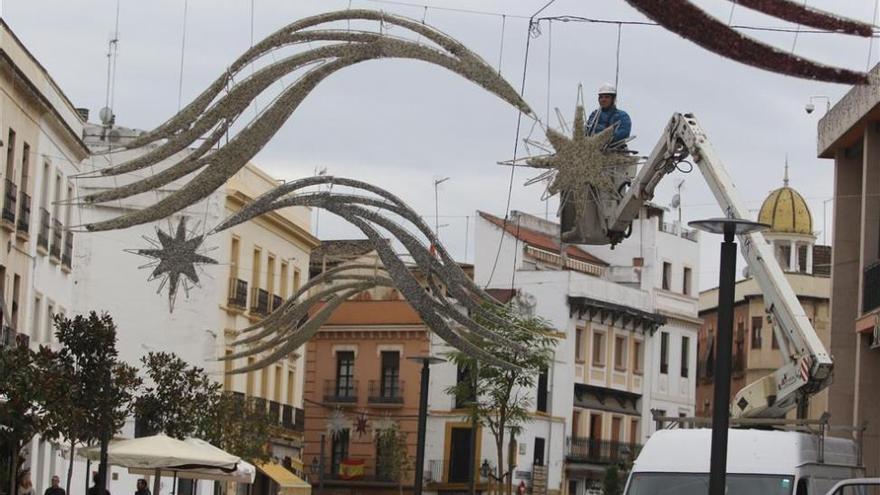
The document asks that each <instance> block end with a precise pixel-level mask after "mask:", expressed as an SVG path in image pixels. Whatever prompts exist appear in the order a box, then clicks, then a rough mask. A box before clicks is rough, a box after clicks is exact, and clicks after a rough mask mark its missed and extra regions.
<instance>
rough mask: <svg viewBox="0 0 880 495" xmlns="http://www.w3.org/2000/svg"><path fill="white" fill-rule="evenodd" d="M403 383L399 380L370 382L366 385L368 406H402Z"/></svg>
mask: <svg viewBox="0 0 880 495" xmlns="http://www.w3.org/2000/svg"><path fill="white" fill-rule="evenodd" d="M403 383H404V382H402V381H400V380H397V381H385V380H370V382H369V383H368V384H367V385H368V387H367V393H368V395H367V402H369V403H370V404H403Z"/></svg>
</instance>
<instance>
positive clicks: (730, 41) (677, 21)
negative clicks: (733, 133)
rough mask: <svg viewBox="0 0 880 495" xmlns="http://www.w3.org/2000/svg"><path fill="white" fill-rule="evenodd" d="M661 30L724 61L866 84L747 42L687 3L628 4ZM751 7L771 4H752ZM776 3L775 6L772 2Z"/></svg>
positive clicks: (853, 75) (644, 0) (636, 0)
mask: <svg viewBox="0 0 880 495" xmlns="http://www.w3.org/2000/svg"><path fill="white" fill-rule="evenodd" d="M627 2H629V4H630V5H632V6H633V7H635V8H636V9H638V10H639V11H641V12H642V13H643V14H645V15H646V16H647V17H649V18H650V19H652V20H654V21H655V22H657V23H658V24H660V25H661V26H663V27H664V28H666V29H668V30H670V31H672V32H674V33H676V34H678V35H679V36H682V37H684V38H687V39H688V40H690V41H693V42H694V43H696V44H698V45H700V46H701V47H703V48H705V49H707V50H709V51H711V52H715V53H717V54H719V55H722V56H725V57H727V58H730V59H733V60H736V61H738V62H742V63H744V64H748V65H751V66H754V67H758V68H761V69H765V70H769V71H772V72H777V73H780V74H786V75H789V76H795V77H802V78H806V79H815V80H818V81H827V82H835V83H844V84H866V83H867V82H868V76H867V74H865V73H863V72H856V71H852V70H849V69H841V68H838V67H830V66H827V65H823V64H820V63H817V62H813V61H811V60H808V59H805V58H803V57H798V56H797V55H793V54H790V53H786V52H783V51H782V50H778V49H776V48H773V47H772V46H769V45H766V44H764V43H761V42H759V41H757V40H754V39H752V38H749V37H748V36H745V35H743V34H740V33H739V32H737V31H735V30H734V29H732V28H730V27H729V26H727V25H726V24H724V23H723V22H721V21H719V20H717V19H715V18H714V17H712V16H710V15H709V14H707V13H705V12H704V11H702V10H701V9H700V8H699V7H697V6H695V5H694V4H692V3H690V2H689V1H687V0H627ZM751 3H754V4H765V3H770V2H768V1H766V0H752V2H751ZM774 3H775V2H774Z"/></svg>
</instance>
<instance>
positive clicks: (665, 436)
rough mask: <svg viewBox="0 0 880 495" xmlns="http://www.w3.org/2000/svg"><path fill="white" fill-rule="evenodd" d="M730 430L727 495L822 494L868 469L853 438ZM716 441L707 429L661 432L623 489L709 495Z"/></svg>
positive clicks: (641, 494)
mask: <svg viewBox="0 0 880 495" xmlns="http://www.w3.org/2000/svg"><path fill="white" fill-rule="evenodd" d="M729 433H730V434H729V437H728V450H727V452H728V454H727V495H758V494H767V495H813V494H816V495H823V494H825V493H826V492H827V491H828V490H829V489H830V488H831V487H833V486H834V484H835V483H837V482H838V481H841V480H844V479H847V478H856V477H859V476H862V475H863V473H864V469H863V468H861V467H859V465H858V462H859V456H858V454H859V453H858V449H857V446H856V443H855V442H853V441H852V440H847V439H842V438H832V437H826V438H825V440H824V442H822V441H821V438H820V437H819V436H818V435H812V434H808V433H800V432H794V431H778V430H757V429H731V430H729ZM711 443H712V430H711V429H708V428H696V429H672V430H659V431H657V432H656V433H654V434H653V435H651V438H649V439H648V441H647V442H646V443H645V446H644V448H642V451H641V453H639V455H638V457H637V458H636V460H635V463H634V464H633V468H632V471H631V472H630V475H629V479H628V480H627V484H626V491H625V492H624V493H625V494H626V495H705V494H706V493H707V492H708V490H709V457H710V447H711ZM822 443H824V448H821V449H820V447H821V445H822ZM820 450H821V451H822V452H820ZM823 454H824V455H823Z"/></svg>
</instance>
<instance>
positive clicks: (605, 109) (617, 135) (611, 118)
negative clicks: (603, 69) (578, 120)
mask: <svg viewBox="0 0 880 495" xmlns="http://www.w3.org/2000/svg"><path fill="white" fill-rule="evenodd" d="M616 103H617V87H616V86H614V85H613V84H609V83H605V84H603V85H602V86H600V87H599V108H597V109H596V110H593V113H591V114H590V117H589V118H588V119H587V135H588V136H592V135H593V134H597V133H599V132H602V131H603V130H605V129H607V128H608V127H610V126H613V125H615V124H616V125H617V128H616V129H615V130H614V139H613V140H612V141H611V143H612V146H613V147H615V145H616V146H621V145H622V146H625V143H622V141H624V140H625V139H627V138H628V137H629V133H630V131H631V130H632V121H631V120H630V118H629V114H627V113H626V112H624V111H623V110H621V109H619V108H617V105H616ZM618 143H619V144H618Z"/></svg>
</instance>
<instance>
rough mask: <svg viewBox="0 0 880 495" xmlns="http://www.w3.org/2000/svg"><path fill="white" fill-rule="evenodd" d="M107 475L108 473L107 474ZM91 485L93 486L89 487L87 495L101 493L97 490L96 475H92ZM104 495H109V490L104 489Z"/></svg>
mask: <svg viewBox="0 0 880 495" xmlns="http://www.w3.org/2000/svg"><path fill="white" fill-rule="evenodd" d="M108 474H109V473H108ZM92 483H93V485H92V486H90V487H89V490H88V492H86V493H87V494H88V495H99V494H100V493H101V492H100V491H99V490H98V473H97V472H95V473H92ZM104 495H110V490H108V489H106V488H104Z"/></svg>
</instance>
